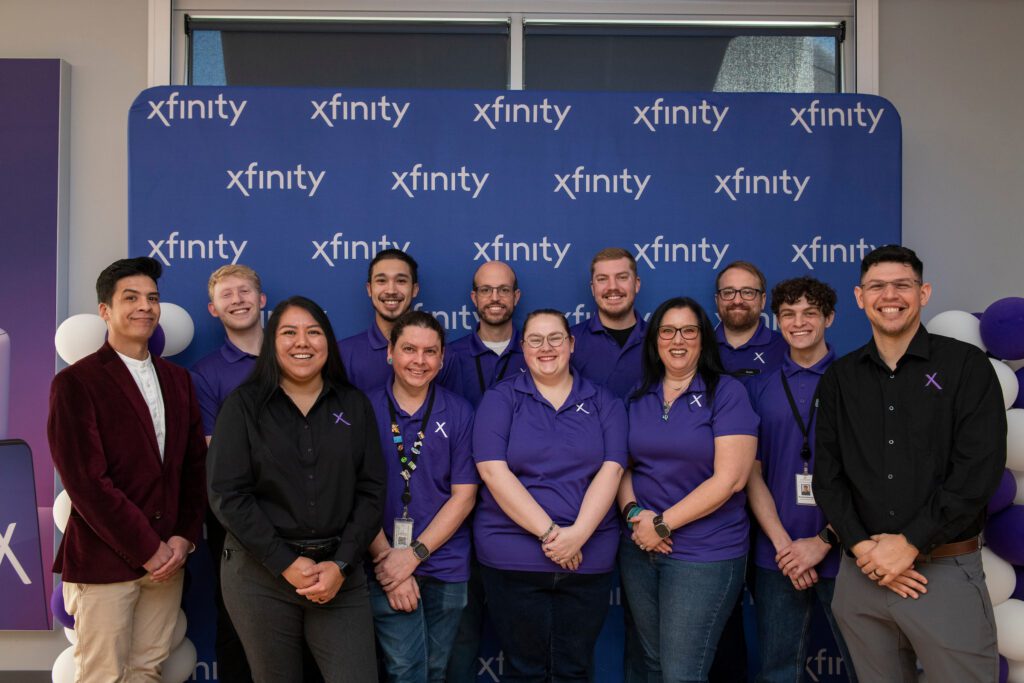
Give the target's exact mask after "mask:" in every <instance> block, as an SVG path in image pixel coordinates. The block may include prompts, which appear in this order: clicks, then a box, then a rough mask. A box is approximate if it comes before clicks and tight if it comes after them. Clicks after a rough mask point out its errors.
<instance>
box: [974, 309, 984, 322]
mask: <svg viewBox="0 0 1024 683" xmlns="http://www.w3.org/2000/svg"><path fill="white" fill-rule="evenodd" d="M971 315H973V316H974V317H975V318H977V319H978V320H981V316H983V315H985V314H984V313H982V312H979V311H975V312H974V313H971Z"/></svg>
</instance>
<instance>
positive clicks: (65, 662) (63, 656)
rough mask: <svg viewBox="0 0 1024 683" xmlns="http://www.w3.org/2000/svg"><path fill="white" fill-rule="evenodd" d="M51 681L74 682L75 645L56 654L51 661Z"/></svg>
mask: <svg viewBox="0 0 1024 683" xmlns="http://www.w3.org/2000/svg"><path fill="white" fill-rule="evenodd" d="M52 680H53V683H75V646H74V645H72V646H71V647H69V648H68V649H66V650H64V651H63V652H61V653H60V654H59V655H57V659H56V660H54V662H53V678H52Z"/></svg>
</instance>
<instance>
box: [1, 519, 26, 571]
mask: <svg viewBox="0 0 1024 683" xmlns="http://www.w3.org/2000/svg"><path fill="white" fill-rule="evenodd" d="M17 525H18V523H17V522H11V523H10V524H8V525H7V531H6V532H5V533H4V534H3V535H2V536H0V564H3V563H4V558H5V557H7V558H10V560H11V566H13V567H14V571H15V572H16V573H17V574H18V578H19V579H21V582H22V583H23V584H25V585H26V586H28V585H29V584H31V583H32V579H30V578H28V574H26V573H25V569H24V568H23V567H22V566H21V562H18V558H17V557H15V556H14V550H12V549H11V539H12V538H14V527H16V526H17Z"/></svg>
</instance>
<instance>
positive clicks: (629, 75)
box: [524, 25, 840, 92]
mask: <svg viewBox="0 0 1024 683" xmlns="http://www.w3.org/2000/svg"><path fill="white" fill-rule="evenodd" d="M742 31H743V29H742V28H738V27H737V28H735V29H729V30H723V29H714V30H707V31H701V30H699V29H696V28H688V29H685V30H681V29H673V28H668V29H664V30H662V29H661V28H660V27H646V28H645V27H637V26H623V27H622V30H621V31H618V30H617V27H609V26H602V27H600V28H595V27H591V26H582V25H581V26H578V27H577V26H571V25H570V26H558V27H557V28H555V27H550V26H537V27H531V26H527V30H526V34H525V36H524V62H525V64H524V80H525V83H524V85H525V87H526V88H528V89H531V90H612V91H644V90H656V91H715V90H719V91H759V92H839V86H840V84H839V79H838V68H837V54H838V49H839V48H838V45H839V36H838V33H839V30H838V29H836V30H834V31H830V32H831V33H832V34H833V35H799V34H797V32H796V31H795V30H794V29H783V30H780V31H779V32H778V33H779V34H778V35H771V34H770V32H769V31H768V30H758V31H757V32H756V33H755V34H753V35H737V34H738V33H741V32H742ZM817 33H819V34H821V33H825V31H817Z"/></svg>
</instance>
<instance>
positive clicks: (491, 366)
mask: <svg viewBox="0 0 1024 683" xmlns="http://www.w3.org/2000/svg"><path fill="white" fill-rule="evenodd" d="M479 330H480V327H479V325H478V326H477V332H472V333H470V334H467V335H466V336H465V337H462V338H461V339H457V340H456V341H453V342H452V343H451V344H449V345H448V346H447V347H445V350H444V365H445V369H447V368H449V367H450V368H451V370H450V371H449V373H448V374H447V375H446V376H444V377H443V378H442V380H443V381H444V385H445V386H446V387H448V388H449V389H451V390H452V391H454V392H455V393H457V394H459V395H460V396H462V397H463V398H465V399H466V400H467V401H469V402H470V403H471V404H472V405H473V406H474V407H475V406H478V405H480V399H482V398H483V396H484V391H486V390H487V389H490V388H491V387H493V386H494V385H495V384H497V383H498V382H500V381H501V380H503V379H506V378H508V377H514V376H516V375H518V374H521V373H524V372H526V362H525V361H524V360H523V346H522V341H521V338H520V336H519V330H517V329H515V328H513V329H512V339H510V340H509V343H508V346H507V347H506V348H505V350H504V351H503V352H502V354H501V355H500V356H499V355H498V354H496V353H494V351H491V350H490V349H489V348H487V347H486V346H485V345H484V343H483V342H482V341H480V337H479V336H478V332H479Z"/></svg>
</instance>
